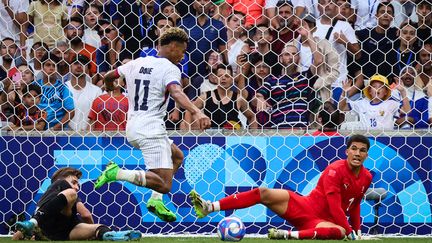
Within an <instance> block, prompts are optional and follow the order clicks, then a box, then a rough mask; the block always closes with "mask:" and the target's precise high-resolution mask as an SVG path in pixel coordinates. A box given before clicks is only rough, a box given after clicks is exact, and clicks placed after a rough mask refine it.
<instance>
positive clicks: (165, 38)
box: [159, 27, 189, 46]
mask: <svg viewBox="0 0 432 243" xmlns="http://www.w3.org/2000/svg"><path fill="white" fill-rule="evenodd" d="M171 42H179V43H188V42H189V36H188V34H187V33H186V31H184V30H183V29H181V28H178V27H172V28H169V29H167V30H166V31H165V32H164V33H163V34H162V35H161V37H160V38H159V44H160V45H161V46H165V45H169V44H170V43H171Z"/></svg>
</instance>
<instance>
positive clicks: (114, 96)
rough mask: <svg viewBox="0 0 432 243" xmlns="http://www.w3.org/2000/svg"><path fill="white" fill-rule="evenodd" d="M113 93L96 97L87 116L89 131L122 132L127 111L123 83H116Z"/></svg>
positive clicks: (120, 81)
mask: <svg viewBox="0 0 432 243" xmlns="http://www.w3.org/2000/svg"><path fill="white" fill-rule="evenodd" d="M117 82H118V85H117V84H115V87H116V88H115V89H114V90H113V91H108V92H107V93H106V94H103V95H101V96H99V97H97V98H96V99H95V100H94V101H93V104H92V106H91V109H90V113H89V115H88V118H89V120H90V121H89V122H90V129H91V131H124V130H126V120H127V119H126V116H127V112H128V109H129V102H128V98H127V97H126V96H125V95H124V94H123V93H122V89H123V88H122V87H123V86H124V81H122V80H119V81H117Z"/></svg>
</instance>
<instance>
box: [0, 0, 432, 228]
mask: <svg viewBox="0 0 432 243" xmlns="http://www.w3.org/2000/svg"><path fill="white" fill-rule="evenodd" d="M48 5H49V7H48ZM0 14H1V15H0V29H1V31H0V41H1V52H0V54H1V55H0V56H1V57H0V63H1V66H0V80H1V83H0V91H1V93H0V99H1V111H2V112H1V120H2V128H1V129H2V130H1V131H2V137H1V138H0V145H1V146H0V148H1V150H0V158H1V159H0V161H1V162H0V206H1V210H0V219H1V222H2V225H3V226H4V227H3V228H0V234H7V233H9V232H10V231H11V230H12V229H13V225H14V221H15V220H16V219H17V218H19V219H23V218H27V219H28V218H29V217H30V216H31V215H32V214H33V212H34V210H35V208H36V203H37V201H38V200H39V198H40V197H41V195H42V194H43V192H44V191H45V190H46V189H47V187H48V186H49V185H50V179H49V178H50V176H51V175H52V174H53V173H54V171H56V170H57V169H58V168H62V167H65V166H72V167H75V168H78V169H80V170H81V171H82V172H83V177H82V179H81V181H80V182H81V184H82V187H81V192H80V194H79V196H80V197H81V199H82V201H83V202H84V203H85V205H86V207H87V208H88V209H89V210H90V211H91V213H92V214H93V215H94V218H95V222H99V223H103V224H106V225H109V226H115V227H118V228H120V229H126V228H133V229H137V230H140V231H142V232H144V233H153V234H160V233H162V234H168V233H175V234H180V233H185V232H189V233H203V234H207V233H214V232H215V225H216V224H217V222H219V221H220V219H221V218H223V217H225V216H229V215H235V216H237V217H239V218H241V219H242V221H243V222H244V223H245V224H246V227H247V232H248V233H259V234H265V233H267V229H268V228H271V227H282V228H283V227H287V225H286V222H285V221H284V220H283V219H281V218H279V217H277V216H276V215H275V214H274V213H273V212H271V211H269V210H268V209H266V208H265V207H264V206H254V207H251V208H248V209H242V210H236V211H235V212H221V213H217V214H213V215H212V216H211V217H207V218H204V219H197V218H196V217H195V216H194V214H193V211H192V207H191V204H190V201H189V200H188V199H187V194H188V193H189V191H190V190H191V189H195V190H197V191H198V192H199V193H200V194H201V195H202V196H203V197H204V198H205V199H206V200H212V201H213V200H218V199H221V198H223V197H225V196H226V195H229V194H232V193H235V192H242V191H245V190H249V189H251V188H254V187H259V186H265V187H269V188H285V189H290V190H293V191H296V192H298V193H300V194H302V195H306V194H308V193H309V192H310V191H311V190H312V189H313V188H314V186H315V185H316V183H317V180H318V178H319V175H320V173H321V171H323V170H324V168H325V167H326V166H327V165H328V164H329V163H331V162H333V161H334V160H336V159H338V158H345V150H344V148H345V147H344V144H345V138H344V137H345V136H349V135H351V134H354V133H359V132H360V133H364V134H366V135H368V137H369V138H370V141H371V142H372V147H371V150H370V151H369V159H368V160H367V161H366V162H365V166H366V167H367V168H368V169H370V170H371V172H372V174H373V184H372V186H371V188H372V189H373V190H372V191H371V194H369V196H368V197H367V200H365V201H364V202H363V203H362V211H361V214H362V217H363V231H364V232H367V233H370V234H376V233H385V234H393V233H401V234H419V235H423V234H430V232H431V229H432V219H431V207H430V199H431V198H432V191H431V188H432V187H431V185H432V184H431V180H430V171H431V164H432V163H431V159H430V149H429V148H430V147H431V146H432V141H431V139H430V133H429V125H430V122H431V120H432V118H431V117H432V110H431V109H432V108H431V107H432V103H431V102H432V101H431V100H430V96H431V95H432V86H431V85H430V80H431V77H432V61H431V59H432V58H431V53H432V44H431V26H432V14H431V2H430V1H428V0H418V1H414V0H412V1H410V0H403V1H402V0H400V1H399V0H397V1H390V2H387V1H379V0H378V1H360V0H351V1H347V0H338V1H336V0H312V1H302V0H300V1H294V0H293V1H292V2H291V1H274V0H267V1H264V0H255V1H240V0H239V1H237V0H227V1H209V0H200V1H198V0H197V1H193V0H187V1H175V0H172V1H167V0H166V1H163V0H159V1H154V0H140V1H134V0H128V1H120V0H111V1H64V2H62V1H57V0H52V1H32V2H29V1H28V0H5V1H2V2H1V3H0ZM173 26H179V27H180V28H182V29H184V30H185V31H186V32H187V33H188V35H189V43H188V48H187V51H186V54H185V55H184V58H183V59H182V61H181V62H180V64H179V65H178V67H179V68H180V70H181V79H180V80H177V81H179V82H180V83H181V84H182V87H183V91H184V92H185V93H186V94H187V96H188V97H189V98H190V99H191V100H193V101H194V104H195V105H196V106H198V107H199V108H200V109H202V110H203V112H204V113H205V114H206V115H207V116H208V117H210V119H211V121H212V128H211V129H208V130H205V131H204V132H202V133H200V132H197V131H195V129H196V128H197V126H198V124H197V123H196V122H195V121H194V120H193V117H192V116H191V114H190V113H188V112H186V111H184V110H183V109H179V108H177V107H175V105H174V101H173V100H172V99H171V98H169V99H168V115H167V117H166V119H165V120H166V124H165V125H166V127H167V129H169V130H170V133H169V135H170V138H171V139H173V140H174V143H175V144H177V145H178V146H179V148H180V149H181V150H182V152H183V153H184V155H185V159H184V162H183V165H182V167H180V170H179V171H178V172H177V174H176V175H175V178H174V181H173V186H172V189H171V192H170V193H168V194H166V195H164V198H163V199H164V201H165V202H166V205H167V207H168V208H170V209H171V210H172V211H174V212H175V213H176V215H177V221H176V222H174V223H165V222H162V221H160V220H159V219H157V218H156V217H155V216H154V215H153V214H151V213H149V212H148V210H147V208H146V203H145V202H146V201H147V200H148V199H149V197H150V194H151V192H150V191H149V190H148V189H146V188H143V187H137V186H134V185H132V184H129V183H112V184H110V185H109V186H108V187H104V188H102V189H99V190H94V188H93V182H94V180H95V179H96V178H97V176H98V175H99V174H100V172H101V171H102V169H103V168H105V165H106V164H107V163H108V162H109V161H113V162H115V163H118V164H119V165H120V167H123V168H127V169H145V166H144V160H143V158H142V153H141V151H139V150H137V149H134V148H133V147H132V146H131V145H130V144H129V143H128V142H127V140H126V138H125V132H124V131H125V129H126V124H127V112H128V109H129V107H132V108H134V107H138V108H135V109H141V107H143V105H144V103H142V104H141V103H138V101H141V100H142V101H145V102H147V100H146V99H147V98H145V96H144V97H142V96H139V95H138V92H137V93H133V92H131V91H128V88H130V87H126V84H127V80H124V79H123V78H120V79H118V80H116V83H117V84H118V87H117V88H116V89H115V90H114V91H107V90H106V87H105V85H104V81H103V77H104V75H105V74H106V73H107V72H109V71H110V70H113V69H116V68H117V67H119V66H121V65H123V64H125V63H127V62H128V61H130V60H131V59H137V58H138V57H140V56H141V57H145V56H157V54H158V48H159V47H158V38H159V37H160V36H161V35H162V34H163V33H164V32H165V31H166V30H167V29H168V28H170V27H173ZM143 72H146V71H145V70H143ZM139 81H140V80H139ZM132 84H134V85H137V86H138V87H139V86H143V87H144V89H145V87H148V84H146V83H145V81H144V82H143V83H141V81H140V83H137V82H136V81H135V83H132ZM129 90H132V89H129ZM149 102H151V101H149ZM129 104H131V106H129ZM147 132H151V131H147ZM305 135H307V136H305Z"/></svg>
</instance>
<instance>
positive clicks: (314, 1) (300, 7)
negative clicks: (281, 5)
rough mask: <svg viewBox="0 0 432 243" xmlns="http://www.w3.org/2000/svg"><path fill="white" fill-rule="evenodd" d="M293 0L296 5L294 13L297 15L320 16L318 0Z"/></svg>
mask: <svg viewBox="0 0 432 243" xmlns="http://www.w3.org/2000/svg"><path fill="white" fill-rule="evenodd" d="M282 1H284V0H282ZM291 2H292V4H293V7H294V13H295V15H296V16H297V17H301V16H304V15H312V16H313V17H314V18H316V19H318V18H319V16H320V12H319V9H318V0H307V1H306V0H293V1H291Z"/></svg>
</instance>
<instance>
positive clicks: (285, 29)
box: [271, 1, 297, 55]
mask: <svg viewBox="0 0 432 243" xmlns="http://www.w3.org/2000/svg"><path fill="white" fill-rule="evenodd" d="M276 7H277V11H278V15H277V16H276V18H277V19H278V21H279V26H280V27H279V29H277V30H272V31H271V35H272V36H273V43H272V47H271V49H272V51H273V52H275V53H276V54H277V55H279V54H281V52H282V50H283V49H284V47H285V45H286V44H287V43H288V42H290V41H292V40H293V39H294V38H296V37H297V33H296V32H295V29H297V24H296V22H297V21H296V19H297V17H296V16H295V15H294V12H293V11H294V10H293V6H292V4H291V2H288V1H279V2H278V4H277V6H276Z"/></svg>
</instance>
